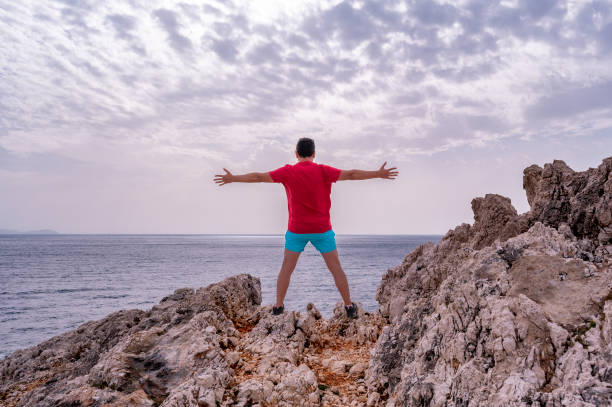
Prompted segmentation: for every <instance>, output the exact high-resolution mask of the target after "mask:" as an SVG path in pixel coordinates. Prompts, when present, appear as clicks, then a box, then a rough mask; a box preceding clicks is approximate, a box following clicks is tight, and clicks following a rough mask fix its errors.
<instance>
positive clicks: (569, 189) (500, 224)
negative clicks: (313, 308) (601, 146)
mask: <svg viewBox="0 0 612 407" xmlns="http://www.w3.org/2000/svg"><path fill="white" fill-rule="evenodd" d="M611 167H612V158H607V159H605V160H604V162H603V163H602V164H601V165H600V166H599V167H598V168H597V169H590V170H588V171H585V172H582V173H578V172H574V171H572V170H571V169H570V168H569V167H567V166H566V165H565V164H564V163H563V162H561V161H555V162H554V163H553V164H550V165H549V164H547V165H545V167H544V169H541V168H539V167H537V166H532V167H529V168H527V169H526V170H525V177H524V185H525V189H526V191H527V196H528V198H529V203H530V205H531V211H530V212H528V213H526V214H523V215H517V213H516V211H515V210H514V208H513V207H512V206H511V204H510V200H509V199H507V198H504V197H501V196H499V195H486V196H485V197H484V198H476V199H474V201H472V208H473V210H474V218H475V223H474V225H467V224H463V225H461V226H458V227H457V228H455V229H454V230H451V231H449V232H448V233H447V234H446V236H444V237H443V238H442V240H441V241H440V243H439V244H438V245H433V244H426V245H423V246H421V247H419V248H417V249H416V250H415V251H413V252H412V253H410V254H409V255H408V256H407V257H406V259H405V260H404V262H403V263H402V264H401V265H400V266H398V267H396V268H394V269H391V270H389V271H388V272H387V274H386V275H385V276H384V277H383V281H382V283H381V285H380V286H379V288H378V291H377V300H378V301H379V303H380V311H381V313H382V315H383V316H385V317H386V318H388V320H389V322H390V324H389V325H388V326H386V327H384V329H383V331H382V333H381V335H380V337H379V339H378V341H377V343H376V346H375V348H374V351H373V353H372V357H371V359H370V364H369V367H368V370H367V372H366V383H367V386H368V391H369V395H370V399H371V403H370V404H371V405H387V406H399V405H402V406H609V405H612V380H611V379H612V336H611V332H612V322H611V321H612V320H611V317H612V314H610V312H611V311H612V270H611V257H610V254H611V253H610V252H611V250H610V249H611V248H612V246H610V240H609V234H608V232H609V227H610V216H611V215H612V205H611V204H610V202H611V201H612V188H611V186H612V181H610V179H611V178H610V169H611Z"/></svg>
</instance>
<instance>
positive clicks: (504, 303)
mask: <svg viewBox="0 0 612 407" xmlns="http://www.w3.org/2000/svg"><path fill="white" fill-rule="evenodd" d="M611 169H612V157H611V158H607V159H605V160H604V161H603V163H602V164H601V165H600V166H599V167H598V168H596V169H589V170H588V171H584V172H574V171H573V170H571V169H570V168H569V167H567V166H566V165H565V164H564V163H563V162H562V161H555V162H554V163H553V164H547V165H545V166H544V168H540V167H537V166H531V167H529V168H527V169H526V170H525V172H524V188H525V190H526V192H527V197H528V201H529V204H530V206H531V210H530V211H529V212H527V213H525V214H520V215H519V214H517V212H516V210H515V209H514V207H513V206H512V204H511V202H510V200H509V199H508V198H505V197H503V196H500V195H494V194H489V195H486V196H485V197H481V198H476V199H474V200H473V201H472V209H473V211H474V219H475V222H474V224H473V225H468V224H463V225H460V226H458V227H456V228H455V229H453V230H451V231H449V232H448V233H447V234H446V235H445V236H444V237H443V238H442V240H441V241H440V242H439V243H438V244H437V245H434V244H432V243H428V244H425V245H422V246H420V247H419V248H417V249H416V250H414V251H413V252H412V253H410V254H409V255H407V256H406V258H405V259H404V261H403V262H402V264H401V265H399V266H397V267H395V268H393V269H390V270H388V272H387V273H386V274H385V275H384V276H383V279H382V282H381V284H380V286H379V287H378V290H377V300H378V301H379V304H380V306H379V309H378V311H377V312H375V313H372V314H371V313H367V312H364V310H363V309H362V308H361V307H359V318H358V319H356V320H349V319H347V318H346V316H345V312H344V309H343V306H342V304H341V303H338V304H337V306H336V308H335V309H334V313H333V316H332V317H331V318H330V319H329V320H325V319H323V318H321V314H320V313H319V312H318V310H317V309H316V308H315V307H314V305H312V304H309V305H308V307H307V309H306V311H305V312H297V311H289V312H285V313H284V314H282V315H280V316H274V315H272V314H271V306H262V305H261V289H260V284H259V280H258V279H256V278H254V277H251V276H249V275H246V274H241V275H238V276H234V277H230V278H228V279H225V280H223V281H222V282H219V283H216V284H212V285H210V286H208V287H206V288H201V289H199V290H197V291H194V290H192V289H180V290H177V291H175V292H174V294H172V295H170V296H168V297H166V298H164V299H163V300H162V301H161V302H160V304H159V305H157V306H155V307H153V308H152V309H151V310H149V311H141V310H127V311H119V312H116V313H113V314H111V315H109V316H107V317H106V318H104V319H102V320H100V321H93V322H88V323H86V324H83V325H82V326H80V327H79V328H78V329H76V330H74V331H72V332H68V333H66V334H63V335H59V336H57V337H54V338H52V339H50V340H48V341H46V342H43V343H41V344H39V345H37V346H34V347H31V348H28V349H24V350H20V351H17V352H15V353H13V354H12V355H11V356H9V357H7V358H5V359H3V360H2V361H0V379H1V381H0V405H2V406H58V407H68V406H72V407H77V406H164V407H170V406H172V407H179V406H180V407H188V406H194V407H195V406H199V407H202V406H252V405H259V406H319V405H324V406H366V405H367V406H400V405H401V406H440V407H441V406H464V407H469V406H540V407H542V406H585V407H586V406H590V407H600V406H609V405H612V270H611V253H612V178H610V170H611Z"/></svg>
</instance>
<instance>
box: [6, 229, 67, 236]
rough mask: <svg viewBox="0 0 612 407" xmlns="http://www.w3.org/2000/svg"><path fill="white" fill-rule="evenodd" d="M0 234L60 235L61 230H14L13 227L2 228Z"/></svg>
mask: <svg viewBox="0 0 612 407" xmlns="http://www.w3.org/2000/svg"><path fill="white" fill-rule="evenodd" d="M0 235H59V232H56V231H55V230H51V229H40V230H26V231H25V232H24V231H21V230H12V229H0Z"/></svg>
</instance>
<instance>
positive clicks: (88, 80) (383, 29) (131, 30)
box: [0, 0, 612, 234]
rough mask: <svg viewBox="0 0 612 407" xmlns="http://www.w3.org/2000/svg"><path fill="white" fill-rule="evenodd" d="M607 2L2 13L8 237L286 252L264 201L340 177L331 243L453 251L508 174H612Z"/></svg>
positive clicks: (0, 101) (22, 8)
mask: <svg viewBox="0 0 612 407" xmlns="http://www.w3.org/2000/svg"><path fill="white" fill-rule="evenodd" d="M611 66H612V1H610V0H608V1H573V0H570V1H554V0H538V1H532V0H520V1H510V0H509V1H500V2H495V1H490V0H473V1H448V2H444V1H440V0H437V1H433V0H415V1H411V0H408V1H387V2H384V1H378V0H366V1H301V2H300V1H295V0H292V1H286V0H265V1H264V0H261V1H253V0H249V1H244V2H239V1H237V0H234V1H232V0H223V1H221V0H218V1H210V2H204V1H191V0H185V1H181V2H172V1H151V0H146V1H145V0H142V1H136V0H133V1H125V0H124V1H104V2H101V1H97V0H91V1H89V0H62V1H58V0H48V1H27V0H23V1H19V2H16V1H12V0H10V1H6V0H0V228H8V229H20V230H27V229H40V228H51V229H55V230H58V231H60V232H64V233H283V232H284V230H285V227H286V220H287V214H286V201H285V193H284V190H283V187H282V186H281V185H278V184H230V185H226V186H223V187H218V186H216V185H215V184H214V183H213V181H212V179H213V176H214V174H215V173H219V172H221V168H222V167H227V168H228V169H230V170H232V171H233V172H235V173H243V172H249V171H268V170H272V169H275V168H277V167H280V166H282V165H284V164H286V163H292V162H294V160H295V159H294V155H293V151H294V148H295V143H296V141H297V139H298V138H299V137H304V136H308V137H312V138H314V139H315V142H316V144H317V161H318V162H320V163H326V164H329V165H333V166H336V167H339V168H345V169H350V168H360V169H375V168H377V167H378V166H380V164H381V163H382V162H383V161H385V160H386V161H388V162H389V163H390V164H392V165H395V166H397V167H399V169H400V176H399V178H398V179H397V180H395V181H388V180H368V181H360V182H356V181H346V182H342V183H338V184H336V185H334V187H333V192H332V198H333V204H332V224H333V225H334V229H335V230H336V233H340V234H342V233H445V232H446V231H447V230H448V229H449V228H452V227H454V226H455V225H457V224H459V223H461V222H472V220H473V218H472V213H471V209H470V201H471V199H472V198H473V197H475V196H481V195H483V194H485V193H489V192H492V193H499V194H502V195H505V196H508V197H510V198H511V199H512V202H513V203H514V205H515V207H516V208H517V210H518V211H519V212H524V211H526V210H528V205H527V201H526V199H525V195H524V192H523V190H522V170H523V168H525V167H526V166H528V165H531V164H539V165H543V164H544V163H546V162H550V161H551V160H553V159H562V160H564V161H565V162H566V163H567V164H568V165H570V166H571V167H572V168H574V169H575V170H585V169H587V168H588V167H594V166H597V165H598V164H599V163H600V162H601V160H602V158H604V157H605V156H609V155H611V154H612V69H611V68H610V67H611Z"/></svg>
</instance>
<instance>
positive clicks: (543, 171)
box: [523, 157, 612, 245]
mask: <svg viewBox="0 0 612 407" xmlns="http://www.w3.org/2000/svg"><path fill="white" fill-rule="evenodd" d="M610 171H612V157H608V158H606V159H605V160H603V162H602V164H601V165H600V166H599V167H597V168H590V169H588V170H587V171H584V172H575V171H573V170H572V169H571V168H569V167H568V166H567V165H566V164H565V163H564V162H563V161H559V160H555V161H554V162H553V163H552V164H545V165H544V168H541V167H538V166H537V165H532V166H531V167H528V168H526V169H525V171H524V177H523V187H524V188H525V191H526V193H527V201H528V202H529V205H530V206H531V211H530V212H529V216H528V218H529V221H530V224H533V223H535V222H542V223H543V224H544V225H547V226H552V227H554V228H558V227H559V225H560V224H561V223H567V224H568V225H569V226H570V228H571V230H572V232H573V234H574V235H575V236H576V237H578V238H583V237H586V238H589V239H592V240H598V241H599V243H600V244H605V245H610V244H612V178H610Z"/></svg>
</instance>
